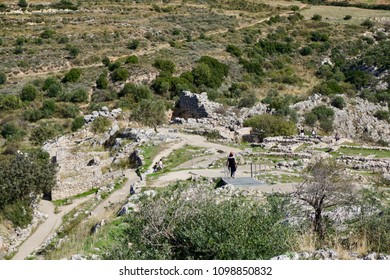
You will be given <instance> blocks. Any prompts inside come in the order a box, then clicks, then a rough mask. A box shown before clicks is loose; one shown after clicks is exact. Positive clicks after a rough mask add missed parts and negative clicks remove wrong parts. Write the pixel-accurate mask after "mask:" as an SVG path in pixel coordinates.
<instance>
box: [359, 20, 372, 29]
mask: <svg viewBox="0 0 390 280" xmlns="http://www.w3.org/2000/svg"><path fill="white" fill-rule="evenodd" d="M374 25H375V23H374V22H373V21H371V20H369V19H366V20H365V21H363V22H362V24H361V26H365V27H367V28H372V27H374Z"/></svg>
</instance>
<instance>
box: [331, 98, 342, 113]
mask: <svg viewBox="0 0 390 280" xmlns="http://www.w3.org/2000/svg"><path fill="white" fill-rule="evenodd" d="M330 105H332V106H333V107H336V108H339V109H340V110H342V109H343V108H344V107H345V105H346V103H345V101H344V98H342V97H341V96H335V97H334V98H333V99H332V100H331V102H330Z"/></svg>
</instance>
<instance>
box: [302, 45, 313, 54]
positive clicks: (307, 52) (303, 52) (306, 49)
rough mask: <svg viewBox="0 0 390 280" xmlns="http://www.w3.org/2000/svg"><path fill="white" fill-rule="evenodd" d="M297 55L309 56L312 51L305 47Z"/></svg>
mask: <svg viewBox="0 0 390 280" xmlns="http://www.w3.org/2000/svg"><path fill="white" fill-rule="evenodd" d="M299 53H300V54H301V55H303V56H307V55H311V54H312V53H313V49H312V48H311V47H309V46H305V47H303V48H301V49H300V50H299Z"/></svg>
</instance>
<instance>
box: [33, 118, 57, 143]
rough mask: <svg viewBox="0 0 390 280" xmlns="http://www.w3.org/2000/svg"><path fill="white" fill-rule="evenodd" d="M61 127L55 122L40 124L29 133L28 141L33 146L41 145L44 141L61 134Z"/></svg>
mask: <svg viewBox="0 0 390 280" xmlns="http://www.w3.org/2000/svg"><path fill="white" fill-rule="evenodd" d="M63 130H64V129H63V127H62V126H60V125H59V124H58V123H55V122H45V123H41V124H40V125H39V126H38V127H36V128H34V129H33V130H32V131H31V136H30V141H31V142H32V143H33V144H34V145H42V144H43V143H44V142H45V141H47V140H49V139H53V138H54V137H56V136H58V135H60V134H62V133H63Z"/></svg>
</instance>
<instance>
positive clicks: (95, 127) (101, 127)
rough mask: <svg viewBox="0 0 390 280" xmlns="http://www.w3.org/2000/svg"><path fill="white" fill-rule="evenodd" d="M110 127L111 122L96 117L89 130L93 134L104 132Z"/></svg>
mask: <svg viewBox="0 0 390 280" xmlns="http://www.w3.org/2000/svg"><path fill="white" fill-rule="evenodd" d="M110 127H111V121H110V120H109V119H108V118H105V117H97V118H96V119H95V120H94V121H93V123H92V125H91V129H92V131H93V132H94V133H103V132H106V131H107V130H108V129H109V128H110Z"/></svg>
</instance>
